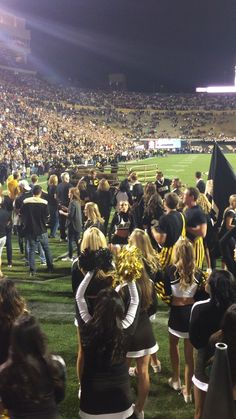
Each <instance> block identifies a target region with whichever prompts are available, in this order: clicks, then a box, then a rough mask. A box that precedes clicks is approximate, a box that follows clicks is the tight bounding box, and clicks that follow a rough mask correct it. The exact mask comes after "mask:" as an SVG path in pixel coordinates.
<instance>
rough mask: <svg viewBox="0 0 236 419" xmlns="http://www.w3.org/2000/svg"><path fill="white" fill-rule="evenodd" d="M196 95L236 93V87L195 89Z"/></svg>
mask: <svg viewBox="0 0 236 419" xmlns="http://www.w3.org/2000/svg"><path fill="white" fill-rule="evenodd" d="M196 92H197V93H236V86H208V87H197V88H196Z"/></svg>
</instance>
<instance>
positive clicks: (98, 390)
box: [76, 272, 139, 419]
mask: <svg viewBox="0 0 236 419" xmlns="http://www.w3.org/2000/svg"><path fill="white" fill-rule="evenodd" d="M92 277H93V272H88V273H87V274H86V276H85V278H84V280H83V281H82V283H81V284H80V286H79V288H78V290H77V293H76V302H77V305H78V312H79V318H78V320H79V323H80V329H81V338H82V339H81V340H82V345H83V350H84V368H83V375H82V380H81V398H80V417H81V418H82V419H126V418H129V417H130V416H131V415H132V414H133V410H134V407H133V405H132V398H131V389H130V380H129V375H128V368H127V363H126V359H125V352H126V351H125V348H124V356H123V357H121V359H120V360H117V361H114V362H111V360H110V359H109V357H107V356H105V355H103V354H102V353H100V352H98V351H97V347H95V346H94V345H93V344H91V345H84V343H83V342H84V339H86V324H87V323H89V321H90V320H91V319H92V317H91V315H90V314H89V311H88V307H87V303H86V300H85V292H86V289H87V287H88V286H89V284H90V281H91V279H92ZM127 291H128V292H129V299H130V303H129V307H128V311H127V314H126V316H125V319H124V320H122V328H123V330H124V334H125V337H127V336H128V335H129V333H132V327H133V323H134V320H135V318H136V313H137V309H138V305H139V297H138V292H137V288H136V285H135V283H129V285H128V286H127Z"/></svg>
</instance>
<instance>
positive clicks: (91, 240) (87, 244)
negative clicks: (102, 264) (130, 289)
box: [80, 227, 115, 286]
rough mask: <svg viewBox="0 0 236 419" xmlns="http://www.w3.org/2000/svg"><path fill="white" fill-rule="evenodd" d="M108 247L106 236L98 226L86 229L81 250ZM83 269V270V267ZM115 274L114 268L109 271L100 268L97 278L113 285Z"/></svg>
mask: <svg viewBox="0 0 236 419" xmlns="http://www.w3.org/2000/svg"><path fill="white" fill-rule="evenodd" d="M107 247H108V246H107V241H106V237H105V236H104V234H103V233H102V232H101V230H99V229H98V228H97V227H90V228H87V230H85V232H84V235H83V239H82V242H81V246H80V250H81V252H83V251H84V250H86V249H89V250H93V251H96V250H99V249H107ZM81 270H82V272H83V269H81ZM84 273H85V272H84ZM114 276H115V273H114V270H112V269H111V270H109V271H108V272H104V271H103V270H102V269H99V270H98V271H97V272H96V278H97V279H101V280H104V281H106V282H107V284H108V285H110V286H112V284H113V282H114Z"/></svg>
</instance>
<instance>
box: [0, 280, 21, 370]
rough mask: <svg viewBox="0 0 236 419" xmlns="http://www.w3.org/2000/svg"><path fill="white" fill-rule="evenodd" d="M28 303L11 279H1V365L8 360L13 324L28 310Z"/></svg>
mask: <svg viewBox="0 0 236 419" xmlns="http://www.w3.org/2000/svg"><path fill="white" fill-rule="evenodd" d="M26 311H27V310H26V303H25V300H24V298H23V297H21V296H20V294H19V291H18V290H17V288H16V287H15V284H14V282H13V281H12V280H11V279H7V278H5V279H2V280H1V281H0V365H1V364H3V363H4V362H5V361H6V360H7V356H8V351H9V346H10V335H11V329H12V326H13V324H14V322H15V320H16V319H17V317H18V316H19V315H20V314H23V313H24V312H26Z"/></svg>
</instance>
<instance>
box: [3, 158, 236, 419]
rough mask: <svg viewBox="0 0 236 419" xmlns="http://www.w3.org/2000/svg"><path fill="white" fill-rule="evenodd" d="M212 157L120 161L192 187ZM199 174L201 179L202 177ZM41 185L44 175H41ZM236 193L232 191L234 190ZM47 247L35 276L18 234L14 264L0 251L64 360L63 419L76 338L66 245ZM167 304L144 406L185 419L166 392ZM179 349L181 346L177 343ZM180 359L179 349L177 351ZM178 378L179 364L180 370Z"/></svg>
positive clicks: (72, 400)
mask: <svg viewBox="0 0 236 419" xmlns="http://www.w3.org/2000/svg"><path fill="white" fill-rule="evenodd" d="M210 158H211V155H205V154H203V155H201V154H190V155H187V154H183V155H169V156H166V157H156V158H150V159H146V160H141V161H138V162H128V163H126V164H125V166H126V168H127V170H130V169H131V168H132V169H134V170H135V171H137V172H138V173H139V177H140V179H141V177H142V181H143V183H145V178H146V181H147V180H152V181H154V180H155V172H156V169H157V168H158V169H160V170H162V171H163V173H164V175H165V177H168V178H173V177H179V178H180V179H181V180H182V182H183V183H184V184H187V185H191V186H194V185H195V178H194V174H195V171H196V170H200V171H202V172H204V173H207V172H208V170H209V164H210ZM226 158H227V159H228V160H229V161H230V163H231V164H232V166H233V168H236V155H230V154H229V155H226ZM203 178H204V179H205V180H206V179H207V175H204V176H203ZM40 182H41V183H42V186H43V187H44V188H45V189H46V187H45V186H46V178H45V177H43V178H41V179H40ZM235 192H236V191H235ZM50 247H51V249H52V253H53V256H54V259H55V263H54V265H55V273H54V274H47V273H46V272H45V266H42V265H40V261H39V260H37V264H38V270H37V276H36V277H35V279H33V280H32V278H29V274H28V268H27V267H25V265H24V260H23V259H22V255H20V254H19V250H18V244H17V238H16V237H15V236H14V238H13V267H12V269H8V268H7V262H6V253H5V251H4V254H3V272H4V274H6V275H7V276H8V277H10V278H13V279H16V280H17V283H18V286H19V288H20V290H21V292H22V294H23V296H24V297H25V298H26V300H27V302H28V306H29V309H30V310H31V312H32V314H34V315H35V316H36V317H37V318H38V319H39V321H40V323H41V325H42V327H43V330H44V331H45V333H46V334H47V336H48V341H49V345H50V349H51V351H52V352H54V353H58V354H60V355H61V356H62V357H63V358H64V359H65V361H66V364H67V392H66V398H65V400H64V401H63V403H61V405H60V408H59V409H60V415H61V418H63V419H76V418H78V411H79V401H78V397H77V393H78V382H77V377H76V368H75V366H76V355H77V336H76V327H75V326H74V324H73V322H74V300H73V296H72V293H71V278H70V262H62V261H61V260H60V258H59V257H60V256H61V255H63V254H65V253H66V251H67V245H66V244H65V243H60V242H59V238H57V239H50ZM167 319H168V308H167V307H166V306H165V305H164V304H163V303H161V302H160V303H159V307H158V312H157V316H156V320H155V322H154V323H153V326H154V330H155V336H156V339H157V341H158V343H159V347H160V350H159V358H160V361H161V363H162V371H161V373H159V374H158V375H157V374H153V373H152V372H151V371H150V376H151V390H150V395H149V399H148V402H147V405H146V409H145V418H146V419H156V418H157V419H158V418H159V419H190V418H193V405H186V404H185V403H184V400H183V397H182V396H181V395H178V393H177V392H175V391H174V390H171V389H170V388H169V387H168V385H167V380H168V378H169V377H170V376H171V369H170V362H169V354H168V333H167ZM181 349H182V344H181ZM181 357H182V359H183V351H182V355H181ZM181 376H182V378H183V368H182V372H181ZM131 383H132V388H133V393H134V397H135V392H136V389H137V386H136V380H135V379H134V378H132V379H131Z"/></svg>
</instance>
